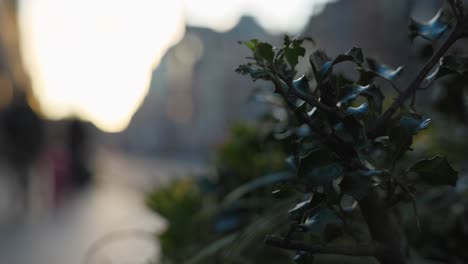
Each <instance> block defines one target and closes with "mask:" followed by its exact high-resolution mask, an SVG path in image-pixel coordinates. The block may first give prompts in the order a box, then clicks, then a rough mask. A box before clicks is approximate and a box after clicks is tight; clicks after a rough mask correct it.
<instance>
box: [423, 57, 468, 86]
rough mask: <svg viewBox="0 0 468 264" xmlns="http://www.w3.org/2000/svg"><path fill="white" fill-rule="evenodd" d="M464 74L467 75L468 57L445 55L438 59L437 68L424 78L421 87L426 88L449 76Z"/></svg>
mask: <svg viewBox="0 0 468 264" xmlns="http://www.w3.org/2000/svg"><path fill="white" fill-rule="evenodd" d="M466 73H468V57H460V56H454V55H447V56H445V57H442V58H441V59H440V62H439V67H438V68H437V69H436V70H435V71H434V72H433V73H431V74H430V75H429V76H427V77H426V79H425V83H424V84H423V86H428V85H429V84H431V83H432V82H433V81H435V80H437V79H439V78H441V77H444V76H446V75H449V74H466Z"/></svg>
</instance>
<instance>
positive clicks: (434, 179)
mask: <svg viewBox="0 0 468 264" xmlns="http://www.w3.org/2000/svg"><path fill="white" fill-rule="evenodd" d="M410 171H412V172H415V173H417V174H418V175H419V178H420V180H422V181H424V182H426V183H428V184H431V185H452V186H455V184H456V182H457V179H458V172H457V171H455V170H454V169H453V168H452V166H450V164H449V162H448V160H447V158H446V157H441V156H435V157H432V158H430V159H423V160H420V161H418V162H416V163H415V164H414V165H413V166H412V167H411V168H410Z"/></svg>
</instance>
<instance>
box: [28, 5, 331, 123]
mask: <svg viewBox="0 0 468 264" xmlns="http://www.w3.org/2000/svg"><path fill="white" fill-rule="evenodd" d="M330 1H333V0H289V1H284V0H223V1H221V0H169V1H168V0H20V11H19V12H20V14H19V17H20V21H19V22H20V30H21V32H20V33H21V35H20V37H21V41H22V47H21V49H22V52H23V60H24V64H25V67H26V70H27V71H28V73H29V74H30V76H31V78H32V82H33V90H34V93H35V95H36V97H37V98H38V100H39V103H40V106H41V110H42V112H43V113H44V114H45V116H46V117H48V118H51V119H60V118H65V117H69V116H77V117H79V118H81V119H83V120H87V121H91V122H92V123H94V124H95V125H96V126H97V127H98V128H100V129H101V130H103V131H106V132H119V131H122V130H124V129H125V128H126V127H127V126H128V124H129V122H130V121H131V118H132V116H133V114H134V113H135V112H136V111H137V110H138V107H139V106H140V105H141V103H142V101H143V99H144V97H145V96H146V94H147V93H148V90H149V84H150V81H151V73H152V71H153V70H154V69H155V68H156V67H157V66H158V64H159V62H160V60H161V58H162V57H163V56H164V54H165V53H166V52H167V50H168V49H169V48H170V47H171V46H173V45H175V44H177V43H178V42H179V41H180V40H181V39H182V38H183V36H184V34H185V27H186V26H187V25H189V26H197V27H206V28H210V29H212V30H215V31H217V32H225V31H228V30H230V29H232V28H233V27H234V26H236V24H237V23H238V22H239V20H240V18H241V17H242V16H252V17H254V19H255V20H256V21H257V23H258V24H259V25H260V26H261V27H263V28H264V29H265V30H267V31H269V32H270V33H273V34H280V33H290V34H296V33H299V32H300V31H301V30H302V28H303V27H304V26H305V25H306V24H307V21H308V19H309V17H310V16H311V15H313V14H316V13H319V12H320V11H321V9H322V8H323V6H324V3H326V2H330ZM155 81H157V80H155Z"/></svg>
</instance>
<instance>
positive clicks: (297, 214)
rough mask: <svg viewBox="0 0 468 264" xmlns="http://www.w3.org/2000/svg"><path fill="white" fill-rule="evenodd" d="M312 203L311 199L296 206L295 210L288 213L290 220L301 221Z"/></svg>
mask: <svg viewBox="0 0 468 264" xmlns="http://www.w3.org/2000/svg"><path fill="white" fill-rule="evenodd" d="M311 201H312V199H309V200H307V201H303V202H300V203H298V204H296V206H294V208H293V209H291V210H289V211H288V214H289V218H291V219H293V220H300V219H301V218H302V215H303V214H304V213H305V211H306V210H307V209H309V208H310V204H311V203H310V202H311Z"/></svg>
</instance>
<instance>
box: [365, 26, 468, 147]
mask: <svg viewBox="0 0 468 264" xmlns="http://www.w3.org/2000/svg"><path fill="white" fill-rule="evenodd" d="M462 32H463V21H459V22H457V24H456V25H455V28H454V30H453V31H452V32H451V33H450V35H449V36H448V38H447V39H446V40H445V42H444V43H443V44H442V46H440V47H439V49H437V51H436V52H435V53H434V54H433V55H432V57H431V58H430V59H429V60H428V61H427V62H426V64H424V66H423V68H422V69H421V71H420V72H419V73H418V75H417V76H416V78H415V79H414V80H413V81H412V82H411V83H410V84H409V86H408V88H407V89H406V90H404V91H403V92H402V93H401V94H400V95H399V96H398V97H397V99H396V100H395V101H393V103H392V105H391V106H390V107H389V108H388V109H387V110H386V111H385V112H384V113H383V114H382V115H381V116H380V117H379V118H378V119H377V120H376V121H375V122H374V123H373V124H372V125H370V126H369V128H368V129H367V135H368V137H369V138H375V137H377V136H378V135H379V134H380V133H381V132H382V130H383V128H384V126H385V124H386V123H387V122H388V120H389V119H390V118H391V117H392V116H393V115H394V114H395V112H396V111H397V110H398V109H399V108H400V107H401V106H402V105H403V104H404V103H405V101H406V100H408V99H409V98H411V97H412V96H413V94H414V93H415V92H416V90H418V89H419V87H420V86H421V83H422V82H423V81H424V79H425V78H426V76H427V75H428V74H429V72H430V71H431V70H432V68H434V65H436V64H437V63H438V62H439V60H440V58H441V57H442V56H443V55H444V54H445V53H446V52H447V50H448V49H449V48H450V47H451V46H452V45H453V44H454V43H455V42H456V41H457V40H458V39H459V38H460V37H461V34H462Z"/></svg>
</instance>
